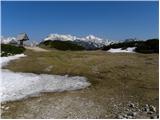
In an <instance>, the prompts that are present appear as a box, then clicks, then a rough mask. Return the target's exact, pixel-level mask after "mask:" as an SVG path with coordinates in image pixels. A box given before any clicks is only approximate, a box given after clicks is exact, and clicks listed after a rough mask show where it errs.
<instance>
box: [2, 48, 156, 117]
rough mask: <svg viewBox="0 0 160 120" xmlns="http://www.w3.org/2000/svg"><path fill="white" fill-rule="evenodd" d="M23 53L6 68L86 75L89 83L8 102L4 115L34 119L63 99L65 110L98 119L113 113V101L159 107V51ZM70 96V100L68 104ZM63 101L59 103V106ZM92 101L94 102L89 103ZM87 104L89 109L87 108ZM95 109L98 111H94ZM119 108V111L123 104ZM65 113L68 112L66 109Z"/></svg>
mask: <svg viewBox="0 0 160 120" xmlns="http://www.w3.org/2000/svg"><path fill="white" fill-rule="evenodd" d="M25 54H26V55H27V57H24V58H21V59H18V60H16V61H12V62H11V63H10V64H9V65H8V66H6V67H5V68H7V69H10V70H13V71H15V72H31V73H36V74H42V73H45V74H58V75H66V74H68V75H70V76H74V75H79V76H85V77H87V79H88V81H89V82H91V84H92V85H91V86H90V87H89V88H88V89H84V90H80V91H72V92H64V93H46V94H43V95H41V96H40V97H36V98H29V99H26V100H24V101H18V102H17V101H16V102H10V103H7V105H9V106H10V110H9V112H6V113H5V114H3V115H2V116H3V117H4V116H6V117H8V118H9V117H10V118H14V117H15V118H18V117H19V116H23V115H24V116H23V117H24V118H29V117H30V116H31V115H32V116H31V118H36V117H39V116H43V115H41V112H45V111H46V109H45V108H46V107H49V106H52V105H54V103H57V102H59V100H64V101H63V102H64V103H66V104H65V105H66V108H65V109H67V110H68V108H70V109H69V110H68V112H72V113H74V114H78V113H79V112H83V113H81V114H83V115H93V114H97V115H98V116H99V117H100V118H104V116H105V114H107V115H108V114H110V113H112V114H114V113H115V111H114V108H113V106H114V104H122V106H124V105H125V104H126V103H127V102H128V101H132V102H138V103H139V104H140V105H145V104H151V105H154V106H156V107H157V109H158V101H159V94H158V89H159V86H158V83H159V80H158V62H159V60H158V54H139V53H135V54H129V53H117V54H112V53H107V52H106V51H99V50H98V51H58V50H53V51H50V52H34V51H31V50H26V51H25ZM48 68H50V69H48ZM69 98H72V99H71V100H73V101H71V103H70V99H69ZM76 98H77V99H79V101H78V100H76ZM83 100H87V101H86V102H85V103H86V104H85V103H83ZM76 101H77V103H75V102H76ZM63 102H60V103H59V105H61V104H62V103H63ZM73 102H74V104H73ZM88 102H89V103H88ZM92 102H93V103H94V104H91V103H92ZM82 104H85V105H84V106H83V109H79V108H81V105H82ZM89 105H90V107H89V108H90V109H88V106H89ZM31 106H32V107H31ZM91 106H92V107H91ZM97 106H100V108H97ZM97 109H98V111H97V112H99V113H97V112H95V111H96V110H97ZM118 109H119V111H122V110H123V107H121V108H118ZM39 110H41V112H39ZM42 110H44V111H42ZM54 110H55V111H56V109H55V107H53V108H50V107H49V111H50V113H52V112H53V113H54V112H55V111H54ZM101 110H103V112H101ZM26 111H27V112H26ZM28 111H30V112H28ZM61 111H62V112H63V111H64V110H61ZM61 111H60V112H61ZM27 113H28V114H27ZM66 114H67V115H68V114H69V113H67V112H66ZM25 115H26V116H25ZM47 115H48V114H47ZM63 115H64V116H63ZM61 117H62V118H65V114H62V116H61ZM82 117H83V116H82ZM4 118H5V117H4ZM85 118H86V117H85Z"/></svg>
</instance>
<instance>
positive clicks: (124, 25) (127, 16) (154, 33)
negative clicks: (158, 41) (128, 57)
mask: <svg viewBox="0 0 160 120" xmlns="http://www.w3.org/2000/svg"><path fill="white" fill-rule="evenodd" d="M1 7H2V22H1V24H2V36H5V37H8V36H16V35H17V34H18V33H22V32H26V33H27V34H28V36H29V37H30V39H31V40H37V41H40V40H42V39H43V38H45V37H46V36H47V35H48V34H50V33H59V34H71V35H76V36H80V37H81V36H86V35H88V34H94V35H96V36H98V37H102V38H108V39H111V40H123V39H126V38H135V37H136V38H139V39H149V38H155V37H158V2H157V1H146V2H136V1H132V2H129V1H128V2H127V1H126V2H115V1H112V2H109V1H103V2H96V1H95V2H87V1H81V2H80V1H79V2H64V1H63V2H62V1H61V2H56V1H50V2H49V1H48V2H47V1H45V2H43V1H41V2H40V1H39V2H33V1H26V2H23V1H12V2H11V1H5V2H2V6H1Z"/></svg>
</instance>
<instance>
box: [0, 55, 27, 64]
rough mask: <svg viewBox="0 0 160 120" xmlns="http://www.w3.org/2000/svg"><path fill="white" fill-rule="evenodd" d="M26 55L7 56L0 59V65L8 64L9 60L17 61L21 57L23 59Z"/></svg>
mask: <svg viewBox="0 0 160 120" xmlns="http://www.w3.org/2000/svg"><path fill="white" fill-rule="evenodd" d="M25 56H26V55H24V54H17V55H14V56H8V57H1V59H0V64H1V66H2V67H3V66H5V65H7V64H8V62H10V61H11V60H16V59H19V58H21V57H25Z"/></svg>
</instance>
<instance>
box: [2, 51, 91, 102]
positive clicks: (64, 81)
mask: <svg viewBox="0 0 160 120" xmlns="http://www.w3.org/2000/svg"><path fill="white" fill-rule="evenodd" d="M24 56H25V55H24V54H19V55H15V56H9V57H1V64H2V66H4V65H6V64H7V63H8V62H9V61H11V60H15V59H18V58H20V57H24ZM1 74H2V75H1V76H2V77H1V89H0V96H1V102H5V101H14V100H19V99H22V98H26V97H29V96H33V95H37V94H40V93H42V92H62V91H70V90H77V89H83V88H86V87H88V86H89V85H90V83H89V82H87V79H86V78H85V77H79V76H75V77H69V76H67V75H65V76H60V75H48V74H40V75H37V74H33V73H22V72H12V71H10V70H7V69H2V71H1Z"/></svg>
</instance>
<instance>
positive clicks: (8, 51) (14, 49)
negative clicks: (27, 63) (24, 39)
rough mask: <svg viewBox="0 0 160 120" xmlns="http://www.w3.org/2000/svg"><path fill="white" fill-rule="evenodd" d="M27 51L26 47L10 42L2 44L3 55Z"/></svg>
mask: <svg viewBox="0 0 160 120" xmlns="http://www.w3.org/2000/svg"><path fill="white" fill-rule="evenodd" d="M24 51H25V48H24V47H17V46H13V45H9V44H1V56H2V57H3V56H10V55H15V54H20V53H23V52H24Z"/></svg>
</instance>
